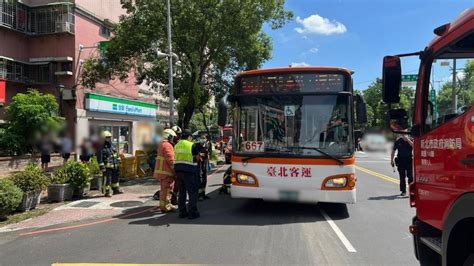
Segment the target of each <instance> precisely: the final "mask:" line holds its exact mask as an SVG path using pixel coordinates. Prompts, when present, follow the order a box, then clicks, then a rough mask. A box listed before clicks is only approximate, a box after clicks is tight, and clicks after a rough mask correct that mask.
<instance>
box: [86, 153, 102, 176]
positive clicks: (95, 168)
mask: <svg viewBox="0 0 474 266" xmlns="http://www.w3.org/2000/svg"><path fill="white" fill-rule="evenodd" d="M87 167H88V168H89V171H90V173H91V174H92V175H100V174H102V172H101V171H100V167H99V163H98V162H97V157H95V156H93V157H92V158H91V160H90V161H89V162H88V163H87Z"/></svg>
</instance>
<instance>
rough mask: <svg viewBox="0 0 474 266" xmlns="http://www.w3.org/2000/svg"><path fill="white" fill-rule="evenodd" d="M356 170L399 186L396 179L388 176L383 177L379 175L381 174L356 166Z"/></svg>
mask: <svg viewBox="0 0 474 266" xmlns="http://www.w3.org/2000/svg"><path fill="white" fill-rule="evenodd" d="M356 169H357V170H360V171H362V172H365V173H367V174H370V175H373V176H376V177H378V178H381V179H384V180H386V181H389V182H392V183H395V184H400V181H399V180H398V179H395V178H393V177H390V176H387V175H384V174H381V173H377V172H374V171H372V170H369V169H367V168H363V167H360V166H358V165H356Z"/></svg>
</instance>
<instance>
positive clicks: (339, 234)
mask: <svg viewBox="0 0 474 266" xmlns="http://www.w3.org/2000/svg"><path fill="white" fill-rule="evenodd" d="M319 212H321V214H322V215H323V217H324V219H325V220H326V222H327V223H328V224H329V226H330V227H331V228H332V230H333V231H334V233H336V235H337V237H338V238H339V240H341V242H342V244H343V245H344V247H345V248H346V249H347V251H349V252H351V253H354V252H357V251H356V249H355V248H354V246H352V244H351V242H349V240H348V239H347V237H346V236H345V235H344V233H343V232H342V231H341V229H339V227H338V226H337V224H336V223H335V222H334V221H333V220H332V219H331V217H329V215H328V214H327V213H326V212H325V211H324V210H323V209H321V208H319Z"/></svg>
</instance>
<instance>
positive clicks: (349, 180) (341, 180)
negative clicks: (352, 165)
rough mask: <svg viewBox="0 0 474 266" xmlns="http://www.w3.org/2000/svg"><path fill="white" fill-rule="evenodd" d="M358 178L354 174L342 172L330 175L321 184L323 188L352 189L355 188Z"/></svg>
mask: <svg viewBox="0 0 474 266" xmlns="http://www.w3.org/2000/svg"><path fill="white" fill-rule="evenodd" d="M355 185H356V178H355V175H354V174H342V175H335V176H328V177H326V179H324V181H323V184H322V186H321V189H322V190H333V189H334V190H352V189H354V188H355Z"/></svg>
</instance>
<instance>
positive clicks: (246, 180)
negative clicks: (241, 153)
mask: <svg viewBox="0 0 474 266" xmlns="http://www.w3.org/2000/svg"><path fill="white" fill-rule="evenodd" d="M237 182H239V183H240V184H246V185H255V184H256V183H257V181H256V180H255V178H253V177H252V176H249V175H246V174H237Z"/></svg>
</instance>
